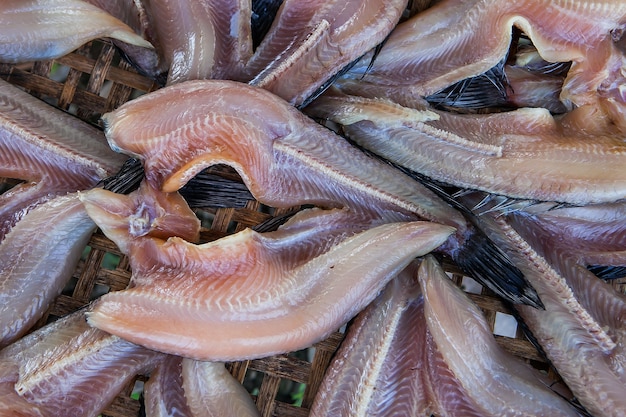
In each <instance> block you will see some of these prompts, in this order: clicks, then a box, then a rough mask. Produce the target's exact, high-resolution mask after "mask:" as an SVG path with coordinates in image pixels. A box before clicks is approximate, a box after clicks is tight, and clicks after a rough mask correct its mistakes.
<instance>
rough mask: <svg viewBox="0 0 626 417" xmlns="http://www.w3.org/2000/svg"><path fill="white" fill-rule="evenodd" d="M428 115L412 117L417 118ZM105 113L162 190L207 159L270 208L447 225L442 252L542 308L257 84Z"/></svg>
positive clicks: (357, 155) (417, 188)
mask: <svg viewBox="0 0 626 417" xmlns="http://www.w3.org/2000/svg"><path fill="white" fill-rule="evenodd" d="M155 109H159V110H158V111H155ZM406 114H407V112H403V115H406ZM431 115H432V112H417V111H413V112H412V114H411V116H412V117H414V118H417V119H418V120H423V119H424V118H430V117H432V116H431ZM103 120H104V122H105V125H106V135H107V138H108V140H109V143H110V145H111V147H112V148H113V149H115V150H118V151H121V152H125V153H127V154H130V155H132V156H136V157H137V158H139V159H142V160H143V162H144V167H145V171H146V179H147V181H148V182H149V183H151V184H152V185H153V186H154V187H156V188H159V189H162V190H163V191H168V192H169V191H175V190H178V189H180V188H181V187H182V186H183V185H184V184H186V183H187V182H188V181H189V180H190V179H191V178H193V177H194V176H195V175H196V174H197V173H199V172H200V171H202V170H203V169H204V168H206V167H207V166H210V165H214V164H227V165H230V166H232V167H234V168H235V169H236V170H237V171H238V173H239V174H240V175H241V177H242V179H243V181H244V183H245V184H246V185H247V186H248V188H249V189H250V191H251V192H252V194H253V195H254V197H255V198H256V199H257V200H258V201H260V202H262V203H264V204H267V205H269V206H272V207H292V206H295V205H301V204H314V205H318V206H323V207H338V206H340V207H349V208H350V209H351V210H356V211H360V212H364V213H372V212H374V213H377V214H378V215H380V216H382V217H386V218H390V216H395V218H396V219H397V220H402V221H406V220H410V219H416V218H418V217H417V216H419V217H421V218H423V219H427V220H431V221H435V222H439V223H443V224H447V225H450V226H453V227H455V228H456V229H457V232H456V234H455V235H454V236H453V237H452V238H451V239H449V240H448V242H446V245H445V246H444V247H442V248H441V250H443V251H445V252H447V253H449V254H450V255H451V256H452V257H453V258H454V259H455V260H458V261H459V262H460V263H461V262H463V264H464V265H466V266H468V267H471V269H472V273H473V274H474V275H477V276H479V277H480V278H482V282H485V283H486V285H489V287H490V288H492V289H494V290H495V291H497V292H498V293H499V294H501V295H503V296H505V297H507V298H509V299H511V300H513V301H514V302H526V303H529V304H531V305H535V306H539V305H540V302H539V301H538V299H537V298H536V294H535V293H534V291H533V290H532V288H530V287H529V286H528V285H527V284H526V283H525V282H524V280H523V277H522V276H521V274H520V273H519V271H515V270H514V269H510V270H509V271H508V272H507V273H506V274H505V277H506V279H505V280H503V279H502V275H498V276H495V277H494V276H493V274H492V271H493V268H491V267H490V266H488V265H491V264H492V263H493V262H494V259H497V262H498V263H499V264H500V265H510V263H508V261H507V260H506V259H503V258H502V257H501V256H500V253H499V252H498V251H497V248H495V247H493V245H490V244H489V243H490V242H488V241H487V240H486V239H484V237H483V239H481V238H480V236H478V237H477V236H476V233H475V230H474V229H473V228H472V226H471V225H470V224H469V223H468V221H467V220H466V219H465V218H464V217H463V215H462V214H460V213H459V212H458V211H456V210H455V209H453V208H452V207H451V206H450V205H448V204H447V203H446V202H444V201H443V200H441V199H440V198H439V197H438V196H437V195H436V194H435V193H434V192H433V191H431V190H429V189H427V188H426V187H425V186H423V185H422V184H421V183H419V182H418V181H415V180H413V179H412V178H410V177H409V176H407V175H404V174H402V173H401V172H399V171H398V170H397V169H394V168H393V167H391V166H389V165H387V164H385V163H383V162H381V161H378V160H376V159H375V158H373V157H370V156H368V155H366V154H365V153H363V152H361V151H360V150H358V149H356V148H355V147H353V146H351V145H350V144H349V143H348V142H347V141H345V140H344V139H343V138H341V137H340V136H338V135H336V134H335V133H333V132H332V131H330V130H329V129H326V128H324V127H322V126H320V125H318V124H317V123H315V122H314V121H312V120H311V119H309V118H307V117H306V116H304V115H303V114H302V113H301V112H299V111H297V110H296V109H295V108H293V107H292V106H290V105H289V104H288V103H286V102H285V101H284V100H282V99H280V98H279V97H277V96H275V95H273V94H272V93H269V92H267V91H264V90H263V89H260V88H255V87H251V86H248V85H245V84H242V83H237V82H232V81H219V80H209V81H188V82H185V83H181V84H177V85H174V86H170V87H166V88H164V89H161V90H159V91H156V92H154V93H151V94H149V95H146V96H144V97H140V98H138V99H136V100H133V101H132V102H129V103H127V104H125V105H123V106H121V107H120V108H119V109H117V110H115V111H114V112H111V113H107V114H105V115H104V116H103ZM470 253H471V254H470ZM473 260H477V262H474V263H472V262H471V261H473ZM470 263H471V264H472V265H469V264H470Z"/></svg>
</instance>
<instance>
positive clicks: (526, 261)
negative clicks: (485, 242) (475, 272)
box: [481, 213, 626, 416]
mask: <svg viewBox="0 0 626 417" xmlns="http://www.w3.org/2000/svg"><path fill="white" fill-rule="evenodd" d="M481 220H482V226H481V227H482V228H483V229H484V230H486V231H488V233H489V235H490V236H491V237H492V239H494V240H496V241H497V242H498V243H499V245H500V247H501V248H502V249H503V250H504V251H505V252H506V253H507V254H508V255H509V257H510V258H511V260H512V261H513V262H514V263H515V264H516V265H518V267H519V268H520V269H521V270H522V271H523V272H524V275H525V276H526V277H527V278H528V279H529V281H530V282H532V283H533V286H535V288H536V289H537V292H538V294H539V296H540V297H541V300H542V301H543V303H544V306H545V309H544V310H542V311H539V310H536V309H527V308H524V307H521V306H519V307H517V310H518V311H519V313H520V315H521V317H522V318H523V320H524V322H525V323H526V325H527V326H528V327H529V329H530V330H531V331H532V333H533V336H534V337H535V338H536V339H537V341H538V342H539V343H540V344H541V346H542V347H543V349H544V351H545V353H546V355H547V357H548V358H549V359H550V361H551V363H552V364H553V365H554V366H555V368H556V369H557V370H558V372H559V374H560V375H561V377H562V378H563V380H564V381H565V383H566V384H567V385H568V387H569V388H570V389H571V390H572V392H573V393H574V395H575V396H576V398H577V399H578V401H580V403H581V404H582V405H583V406H584V407H585V408H586V409H587V410H589V412H591V413H592V414H593V415H602V416H618V415H621V414H623V411H624V410H625V409H626V404H625V403H624V398H626V395H625V393H624V382H623V381H624V372H623V369H624V366H623V363H624V359H623V358H624V354H623V351H624V344H623V324H622V323H621V322H620V319H619V317H621V316H622V313H620V311H622V310H623V305H624V304H623V303H624V300H623V297H622V296H620V295H618V294H616V293H615V292H614V290H613V289H611V288H610V287H609V286H607V285H606V284H604V283H602V282H601V281H600V280H599V279H597V278H596V277H595V276H593V274H591V273H589V272H588V271H586V269H585V268H584V267H582V266H580V265H579V266H576V263H575V262H572V259H571V258H569V256H568V254H567V253H564V252H562V251H559V250H558V249H555V248H550V251H544V249H541V247H540V245H539V243H540V242H541V240H540V235H537V236H536V237H533V233H532V231H531V230H532V229H529V230H527V231H526V232H525V233H524V234H525V235H526V237H522V236H521V235H520V233H518V232H517V230H516V229H515V228H513V227H512V225H511V221H510V220H507V219H506V218H505V217H504V216H500V217H498V216H496V215H495V214H493V213H491V214H485V215H483V216H481ZM518 227H521V224H518V225H516V228H518ZM520 230H523V229H520ZM527 239H530V240H527ZM531 243H532V245H531ZM551 252H554V256H552V255H551V254H550V253H551ZM572 279H573V280H572Z"/></svg>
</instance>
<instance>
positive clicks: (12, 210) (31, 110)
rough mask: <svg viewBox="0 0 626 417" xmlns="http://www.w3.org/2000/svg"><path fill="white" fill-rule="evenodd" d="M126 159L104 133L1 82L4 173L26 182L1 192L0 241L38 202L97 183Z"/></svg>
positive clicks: (0, 168)
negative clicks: (109, 144)
mask: <svg viewBox="0 0 626 417" xmlns="http://www.w3.org/2000/svg"><path fill="white" fill-rule="evenodd" d="M124 159H125V158H124V157H122V156H121V155H118V154H116V153H115V152H113V151H111V149H110V148H109V147H108V145H107V143H106V139H105V138H104V135H103V134H102V132H101V131H99V130H97V129H96V128H94V127H92V126H89V125H88V124H87V123H85V122H83V121H81V120H79V119H77V118H75V117H72V116H70V115H69V114H66V113H64V112H62V111H60V110H58V109H55V108H53V107H52V106H50V105H48V104H46V103H44V102H43V101H41V100H38V99H36V98H34V97H33V96H31V95H30V94H28V93H26V92H24V91H22V90H20V89H19V88H17V87H15V86H13V85H11V84H9V83H7V82H6V81H3V80H0V177H4V178H13V179H19V180H23V181H25V182H24V183H21V184H19V185H17V186H16V187H14V188H13V189H11V190H9V191H7V192H6V193H5V194H2V195H0V241H2V239H3V237H4V235H5V234H6V233H7V232H8V231H9V230H10V229H11V227H13V225H14V224H15V223H16V222H17V221H19V219H20V218H22V217H23V216H24V215H25V214H26V212H28V210H29V209H30V208H32V207H33V206H35V205H36V204H37V203H40V202H42V201H45V200H48V199H50V198H52V197H53V196H55V195H62V194H65V193H67V192H72V191H77V190H79V189H85V188H90V187H92V186H94V185H95V184H96V183H97V182H98V181H100V180H101V179H103V178H105V177H107V176H109V175H112V174H114V173H115V172H117V171H118V169H119V168H120V167H121V166H122V163H123V161H124Z"/></svg>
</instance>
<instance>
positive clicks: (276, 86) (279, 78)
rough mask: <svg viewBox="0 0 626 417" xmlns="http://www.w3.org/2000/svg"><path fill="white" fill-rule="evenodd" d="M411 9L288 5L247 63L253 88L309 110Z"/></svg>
mask: <svg viewBox="0 0 626 417" xmlns="http://www.w3.org/2000/svg"><path fill="white" fill-rule="evenodd" d="M406 4H407V1H406V0H393V1H380V0H365V1H360V2H345V1H341V0H339V1H337V0H331V1H308V2H304V1H298V0H295V1H293V0H286V1H285V2H283V4H282V5H281V7H280V9H279V11H278V15H277V16H276V19H275V20H274V24H273V25H272V27H271V28H270V30H269V32H268V34H267V35H266V37H265V39H264V40H263V42H262V43H261V45H259V47H258V48H257V50H256V52H255V54H254V56H253V57H252V58H251V60H250V62H249V63H248V68H247V71H248V72H249V73H250V74H251V75H254V76H255V77H254V79H253V80H252V81H251V84H253V85H256V86H259V87H263V88H265V89H267V90H269V91H272V92H273V93H274V94H276V95H278V96H280V97H282V98H283V99H285V100H286V101H288V102H289V103H291V104H294V105H305V104H306V102H307V99H309V97H310V96H311V95H313V94H315V93H316V90H318V89H319V88H320V87H322V86H324V84H325V83H327V81H328V80H329V79H331V77H332V76H334V75H335V74H337V73H338V72H339V71H340V70H341V69H342V68H343V67H345V66H347V65H348V64H350V63H351V62H352V61H354V60H356V59H357V58H359V57H360V56H361V55H363V54H365V53H366V52H367V51H369V50H370V49H372V48H374V47H375V46H376V45H378V44H379V43H381V42H382V41H383V40H384V39H385V38H386V37H387V35H389V33H390V32H391V30H392V29H393V28H394V27H395V25H396V24H397V23H398V20H399V19H400V17H401V14H402V12H403V11H404V9H405V7H406Z"/></svg>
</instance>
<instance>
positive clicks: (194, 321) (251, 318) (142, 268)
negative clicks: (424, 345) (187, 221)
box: [89, 210, 453, 361]
mask: <svg viewBox="0 0 626 417" xmlns="http://www.w3.org/2000/svg"><path fill="white" fill-rule="evenodd" d="M95 220H96V222H97V221H98V219H95ZM376 221H378V222H380V220H374V221H372V220H371V219H370V220H367V221H365V222H364V220H363V219H362V218H361V220H359V216H358V215H355V214H353V213H351V212H348V211H342V210H333V211H330V212H323V211H319V210H312V211H307V212H304V213H302V214H301V215H298V216H296V217H294V218H292V219H291V220H290V221H289V222H288V223H286V224H285V225H284V226H283V227H282V228H280V229H279V230H278V231H276V232H269V233H265V234H259V233H256V232H253V231H252V230H250V229H246V230H244V231H242V232H239V233H237V234H235V235H231V236H228V237H225V238H222V239H219V240H217V241H215V242H211V243H207V244H204V245H199V246H198V245H193V244H190V243H188V242H186V241H184V240H182V239H179V238H170V239H168V240H167V241H163V240H160V239H156V238H149V237H142V238H136V239H135V240H134V241H133V245H134V248H132V249H131V253H130V256H131V259H132V265H131V266H132V269H133V280H134V282H135V283H136V284H137V286H136V287H134V288H131V289H128V290H125V291H121V292H116V293H111V294H107V295H105V296H103V297H102V298H101V299H100V300H99V301H98V303H97V304H96V305H95V306H94V308H93V310H92V311H91V312H90V313H89V322H90V323H91V324H92V325H94V326H96V327H98V328H101V329H103V330H105V331H108V332H111V333H113V334H117V335H119V336H121V337H124V338H125V339H128V340H130V341H133V342H134V343H138V344H141V345H144V346H146V347H150V348H153V349H157V350H161V351H163V352H167V353H172V354H177V355H181V356H186V357H190V358H195V359H199V360H212V361H226V360H240V359H243V358H258V357H264V356H269V355H272V354H276V353H281V352H288V351H294V350H297V349H301V348H304V347H307V346H310V345H311V344H312V343H314V342H316V341H319V340H321V339H323V338H324V337H325V336H326V335H328V334H330V332H332V331H334V330H336V329H337V328H339V327H340V326H341V325H342V324H343V323H345V322H346V321H347V320H349V319H350V318H351V317H353V316H354V315H356V313H357V312H358V311H360V310H361V309H362V308H364V307H365V306H366V305H367V304H368V303H369V302H370V301H371V300H373V299H374V298H375V296H376V294H377V292H378V291H379V290H380V289H382V287H384V285H385V283H386V282H387V281H388V280H389V279H391V278H392V277H393V276H394V274H396V273H397V272H399V270H401V269H402V268H404V266H406V265H407V264H408V263H409V262H410V260H411V259H412V258H414V257H415V256H419V254H423V253H427V252H430V251H431V250H433V249H434V248H436V247H437V246H439V245H440V244H441V243H443V241H445V239H446V238H447V237H448V235H449V234H450V233H451V232H452V231H453V229H451V228H450V227H448V226H442V225H437V224H434V223H425V222H412V223H390V224H384V225H381V226H377V227H373V228H371V229H370V227H372V223H373V222H374V224H375V222H376ZM364 223H365V224H364ZM364 229H365V230H364ZM346 254H350V256H346ZM131 311H132V313H131Z"/></svg>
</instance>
